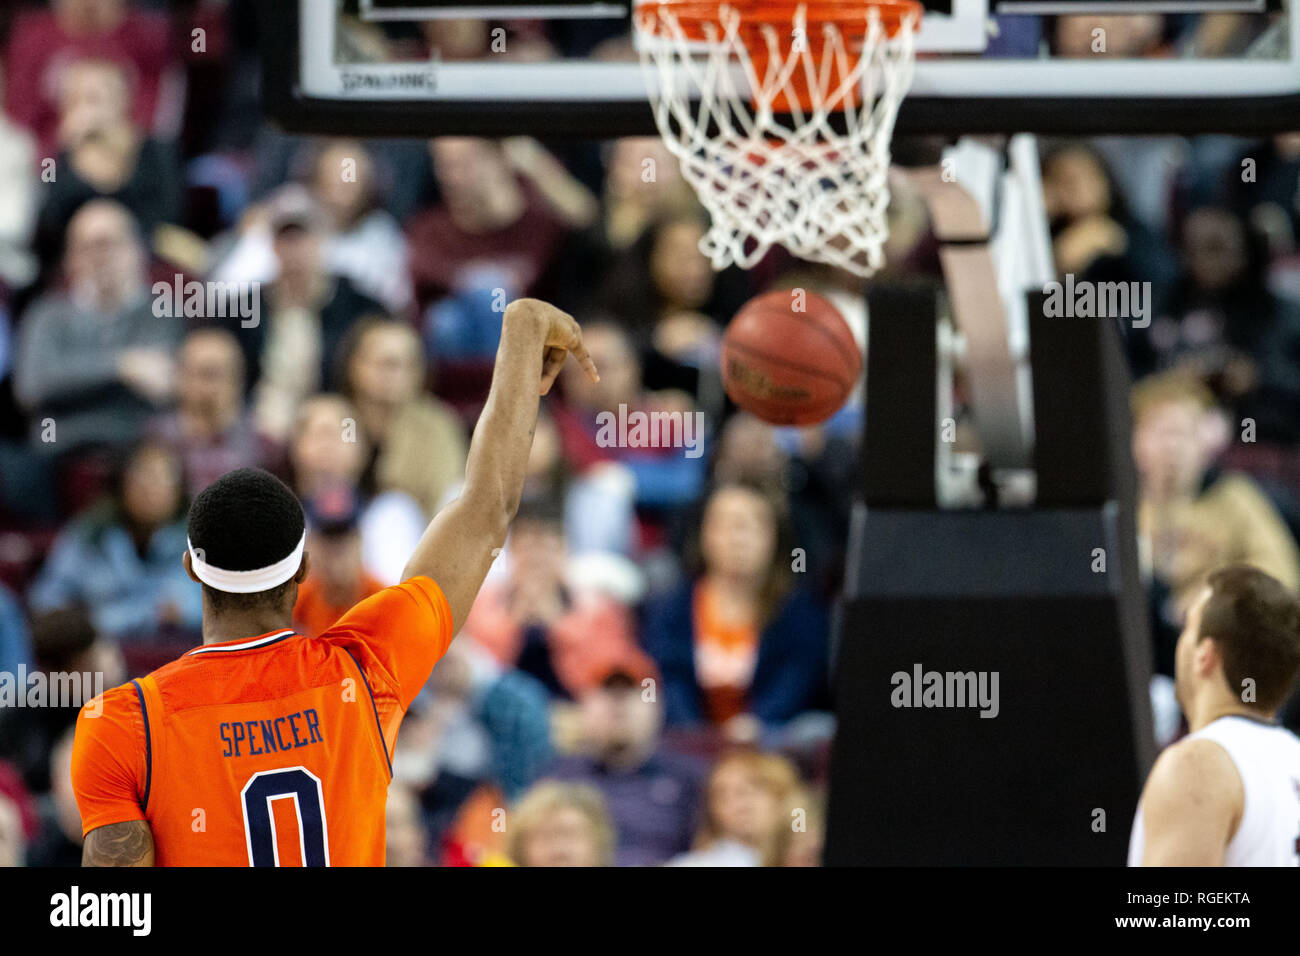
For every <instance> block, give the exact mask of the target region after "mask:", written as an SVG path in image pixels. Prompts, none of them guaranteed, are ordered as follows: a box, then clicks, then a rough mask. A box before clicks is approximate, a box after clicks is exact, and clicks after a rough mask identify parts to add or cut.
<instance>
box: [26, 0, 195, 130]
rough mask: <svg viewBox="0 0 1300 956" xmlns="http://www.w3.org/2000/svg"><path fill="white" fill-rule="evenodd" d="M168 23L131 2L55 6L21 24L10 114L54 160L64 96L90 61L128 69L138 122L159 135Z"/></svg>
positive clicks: (65, 1)
mask: <svg viewBox="0 0 1300 956" xmlns="http://www.w3.org/2000/svg"><path fill="white" fill-rule="evenodd" d="M168 32H169V28H168V24H167V20H166V18H165V17H163V16H161V15H159V14H157V13H154V12H151V11H146V10H140V9H138V8H137V9H133V8H132V5H131V4H130V3H128V0H52V2H51V4H50V9H48V10H29V11H26V12H24V13H21V14H19V15H18V16H17V18H16V19H15V20H14V24H13V29H12V31H11V32H10V34H9V49H8V50H7V51H6V53H5V56H4V65H5V92H6V94H7V101H6V103H7V109H8V111H9V114H10V115H11V116H13V117H14V119H15V120H17V121H18V122H19V123H21V124H22V125H23V126H26V127H27V128H28V129H30V130H31V131H32V132H33V133H34V134H35V135H36V137H37V140H38V143H39V147H40V150H41V155H43V156H52V155H53V154H54V148H55V146H54V144H55V142H56V139H57V135H58V126H59V112H58V105H59V102H58V95H59V91H60V90H61V89H63V82H62V81H63V76H64V73H65V72H66V71H67V69H68V68H69V66H70V64H72V63H75V62H76V61H78V60H82V59H86V58H96V59H104V60H110V61H113V62H116V63H119V64H121V66H122V68H123V70H124V71H125V73H126V75H127V77H128V81H129V83H130V88H131V91H132V96H131V118H132V120H133V122H134V123H135V125H136V126H137V127H139V128H140V129H143V130H150V131H152V130H154V129H155V128H156V120H157V119H158V117H159V113H160V110H159V106H160V102H161V100H162V90H163V86H164V82H163V81H164V79H165V75H166V73H167V71H168V68H169V67H170V66H171V64H172V60H173V56H172V52H171V49H170V38H169V36H168Z"/></svg>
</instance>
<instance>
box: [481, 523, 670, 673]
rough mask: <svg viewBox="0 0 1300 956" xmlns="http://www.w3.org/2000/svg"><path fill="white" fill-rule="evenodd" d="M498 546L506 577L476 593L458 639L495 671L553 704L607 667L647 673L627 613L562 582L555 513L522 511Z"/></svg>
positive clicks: (560, 525)
mask: <svg viewBox="0 0 1300 956" xmlns="http://www.w3.org/2000/svg"><path fill="white" fill-rule="evenodd" d="M506 547H507V554H506V557H507V559H508V565H509V570H508V572H506V573H505V574H504V575H502V576H501V577H500V578H498V579H497V580H495V581H489V582H487V583H486V584H485V585H484V586H483V589H482V590H481V591H480V592H479V595H478V598H477V600H475V602H474V607H473V609H472V610H471V611H470V614H469V617H468V618H467V619H466V621H465V633H466V634H468V635H470V636H471V638H472V639H473V640H474V641H475V642H476V643H478V644H479V645H480V646H482V647H483V648H485V649H486V650H487V651H489V652H490V653H491V654H492V656H493V657H494V658H495V659H496V660H497V662H498V663H499V664H500V665H501V666H503V667H506V668H517V669H519V670H520V671H523V672H524V673H526V674H530V675H532V676H533V677H535V678H536V679H537V680H538V681H540V682H541V683H542V684H543V685H544V686H545V687H546V689H547V690H548V691H549V692H550V693H551V694H552V695H555V696H559V697H572V696H576V695H578V694H580V693H582V692H584V691H587V690H590V689H592V688H593V687H595V686H597V685H598V683H599V681H600V679H601V676H602V671H603V669H604V668H607V667H608V666H609V662H610V661H612V660H640V661H641V662H642V663H641V666H642V667H648V666H649V662H648V661H647V660H645V659H644V655H643V654H642V653H641V651H640V649H639V648H637V646H636V638H635V635H634V633H633V626H632V619H631V614H630V612H629V611H628V609H627V608H626V607H625V606H623V605H622V604H620V603H619V602H618V601H616V600H614V599H613V598H612V597H610V596H609V595H608V594H605V593H600V592H596V591H593V590H590V589H587V588H582V587H576V588H575V587H574V585H573V583H572V582H570V581H568V580H566V574H565V567H566V561H567V555H566V553H565V548H564V526H563V523H562V519H561V516H560V513H559V512H558V511H557V510H554V509H552V508H548V507H545V506H540V505H533V504H522V505H521V506H520V509H519V512H518V514H517V515H516V516H515V520H514V522H513V523H512V524H511V526H510V537H509V539H508V541H507V545H506Z"/></svg>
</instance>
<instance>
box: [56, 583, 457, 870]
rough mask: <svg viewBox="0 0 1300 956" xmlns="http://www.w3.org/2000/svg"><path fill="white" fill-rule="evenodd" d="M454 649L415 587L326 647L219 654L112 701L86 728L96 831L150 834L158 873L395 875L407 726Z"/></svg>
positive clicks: (329, 639)
mask: <svg viewBox="0 0 1300 956" xmlns="http://www.w3.org/2000/svg"><path fill="white" fill-rule="evenodd" d="M451 638H452V622H451V611H450V609H449V608H448V606H447V599H446V598H445V597H444V596H443V593H442V591H441V590H440V589H439V587H438V586H437V585H436V584H435V583H434V582H433V581H431V580H430V579H429V578H412V579H411V580H409V581H406V582H405V583H403V584H400V585H398V586H396V587H390V588H385V589H384V590H382V591H380V592H379V593H377V594H375V595H372V596H371V597H369V598H367V599H366V600H364V601H362V602H361V603H360V604H358V605H356V606H355V607H354V608H352V610H350V611H349V612H348V613H347V614H345V615H344V616H343V617H342V618H341V619H340V620H339V621H338V623H336V624H335V625H334V626H333V627H331V628H329V629H328V630H327V631H325V632H324V633H323V634H321V635H320V636H319V637H316V638H306V637H302V636H300V635H298V634H296V633H294V632H293V631H292V630H288V629H286V630H282V631H275V632H272V633H269V634H263V635H260V636H258V637H250V638H246V639H243V640H236V641H226V642H224V643H219V644H206V645H204V646H203V647H199V648H195V649H194V650H192V651H190V652H189V653H187V654H185V655H184V656H183V657H181V658H180V659H179V660H176V661H173V662H172V663H170V664H168V665H166V666H165V667H161V668H159V669H158V670H156V671H154V672H153V673H152V674H149V675H148V676H147V677H142V678H139V679H138V680H133V681H131V682H130V683H129V684H123V685H122V686H121V687H116V688H114V689H112V690H110V691H107V692H106V693H105V694H104V695H103V696H102V698H101V700H100V701H98V702H97V701H91V702H90V703H89V704H87V705H86V707H85V708H83V709H82V712H81V714H80V716H79V717H78V718H77V733H76V742H75V745H74V748H73V758H72V780H73V787H74V789H75V791H76V797H77V805H78V807H79V808H80V810H81V821H82V832H83V833H89V832H90V831H91V830H94V829H96V828H97V827H102V826H106V825H108V824H111V823H121V822H124V821H127V820H147V821H148V822H149V826H150V829H151V830H152V831H153V838H154V847H155V850H154V861H155V864H156V865H158V866H382V865H383V863H384V806H385V803H386V800H387V793H388V783H389V780H390V779H391V777H392V764H391V761H392V755H393V742H394V740H395V739H396V737H397V728H398V726H399V725H400V724H401V721H402V716H403V714H405V713H406V709H407V707H409V706H410V704H411V701H412V700H413V699H414V698H415V696H416V695H417V694H418V693H419V692H420V689H421V688H422V687H423V686H424V683H425V681H426V680H428V678H429V673H430V671H432V670H433V665H434V664H435V663H437V661H438V659H439V658H440V657H442V655H443V653H444V652H445V651H446V650H447V646H448V645H449V644H450V643H451ZM97 705H98V706H97Z"/></svg>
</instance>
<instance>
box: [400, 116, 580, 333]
mask: <svg viewBox="0 0 1300 956" xmlns="http://www.w3.org/2000/svg"><path fill="white" fill-rule="evenodd" d="M429 148H430V151H431V154H432V157H433V165H434V173H435V175H436V176H437V179H438V185H439V188H440V189H441V192H442V203H441V204H440V205H438V206H435V207H434V208H432V209H429V210H427V211H425V212H423V213H421V214H419V215H417V216H416V217H415V218H414V219H413V220H412V221H411V223H410V225H409V228H408V236H409V239H410V243H411V270H412V276H413V279H414V282H415V294H416V298H417V299H418V301H419V303H420V306H421V308H422V309H429V306H431V305H434V306H435V307H434V308H433V309H432V310H431V311H428V312H427V313H426V316H425V319H424V326H425V333H426V339H427V340H428V341H430V342H432V344H433V350H434V352H435V353H436V354H438V355H439V356H441V357H448V358H472V357H478V358H482V357H490V356H491V355H492V354H493V352H494V351H495V350H496V342H497V337H498V335H499V333H500V325H501V315H500V313H501V310H502V309H503V308H504V307H505V306H504V303H505V302H506V301H509V300H510V299H513V298H515V297H517V296H520V295H527V294H539V293H540V292H542V291H543V287H544V284H545V280H546V278H547V275H546V273H547V270H548V269H549V267H550V266H551V265H552V264H553V263H554V262H555V261H556V258H557V256H558V255H559V253H560V250H561V247H562V245H563V243H564V241H565V238H566V237H567V236H568V234H569V233H570V232H571V231H572V230H575V229H582V228H585V227H586V226H588V225H590V224H591V223H592V222H593V221H594V220H595V217H596V212H597V210H596V201H595V199H594V198H593V197H592V196H591V194H590V193H589V192H587V190H586V188H585V187H584V186H582V185H581V184H580V183H579V182H578V181H577V180H575V179H574V178H573V177H572V176H570V175H569V174H568V172H567V171H566V170H565V169H564V167H563V166H561V165H560V163H559V162H558V161H557V160H556V159H555V158H554V157H553V156H551V155H550V153H548V152H547V151H546V150H545V149H544V148H543V147H542V146H541V145H540V144H538V143H537V142H535V141H534V140H530V139H527V138H524V137H521V138H517V139H513V140H506V141H504V142H495V141H492V140H485V139H467V138H461V137H444V138H441V139H435V140H432V141H431V142H430V147H429Z"/></svg>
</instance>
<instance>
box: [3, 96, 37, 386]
mask: <svg viewBox="0 0 1300 956" xmlns="http://www.w3.org/2000/svg"><path fill="white" fill-rule="evenodd" d="M3 92H4V77H3V76H0V95H3ZM36 168H37V163H36V143H35V142H34V141H33V139H32V137H31V134H30V133H28V132H27V130H25V129H23V128H22V127H21V126H19V125H18V124H17V123H15V122H14V121H13V119H12V118H11V117H9V116H7V115H6V114H5V110H4V109H3V108H0V287H3V286H8V287H9V288H11V289H21V288H22V287H24V286H26V285H27V284H28V283H29V282H31V281H32V280H33V279H35V278H36V258H35V256H34V255H33V254H32V248H31V241H32V237H33V232H34V230H35V228H36V211H37V203H38V198H39V193H38V191H37V190H38V180H37V178H36ZM4 366H5V363H3V362H0V379H3V378H4V375H5V367H4Z"/></svg>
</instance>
